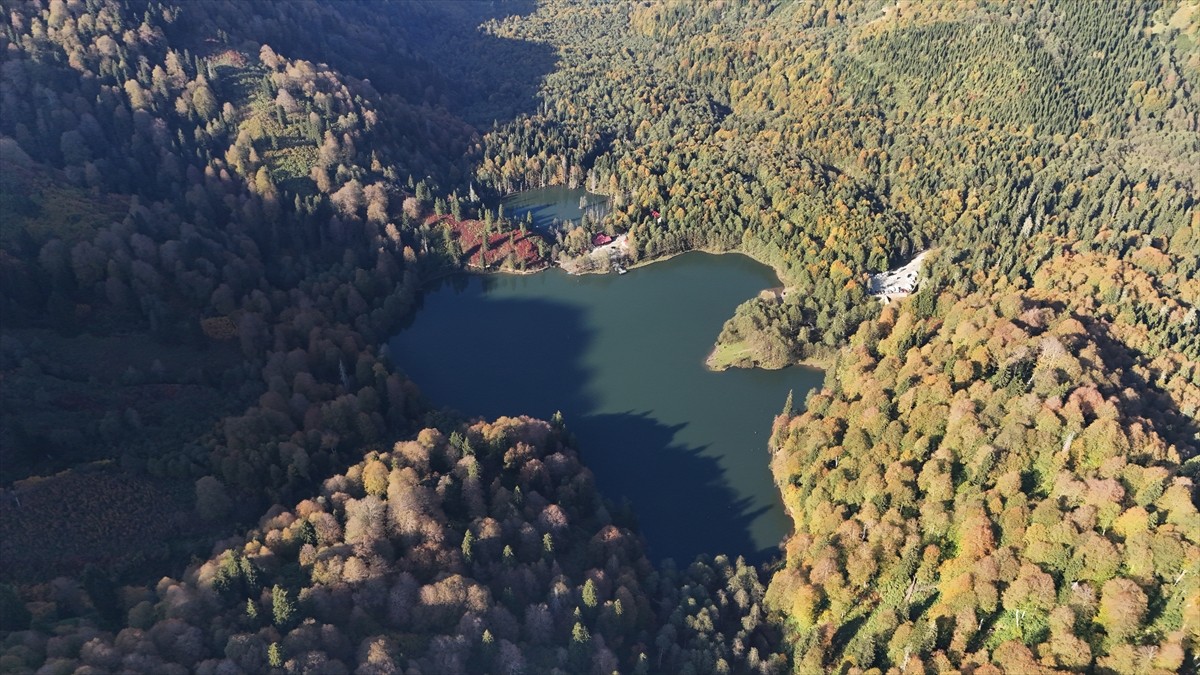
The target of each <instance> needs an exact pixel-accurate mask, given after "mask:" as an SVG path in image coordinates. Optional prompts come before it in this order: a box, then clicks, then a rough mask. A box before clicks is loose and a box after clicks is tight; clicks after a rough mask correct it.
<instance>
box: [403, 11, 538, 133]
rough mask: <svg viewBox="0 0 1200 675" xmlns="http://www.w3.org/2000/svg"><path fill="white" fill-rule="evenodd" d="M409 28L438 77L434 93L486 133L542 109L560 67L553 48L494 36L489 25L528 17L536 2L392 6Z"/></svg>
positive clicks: (418, 54)
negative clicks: (546, 87) (542, 94)
mask: <svg viewBox="0 0 1200 675" xmlns="http://www.w3.org/2000/svg"><path fill="white" fill-rule="evenodd" d="M389 6H390V7H393V8H394V9H393V10H392V11H395V12H398V13H399V14H400V15H401V17H402V19H403V22H404V24H405V25H406V27H407V29H408V30H407V33H408V35H407V38H408V44H409V46H410V49H412V50H413V52H412V56H413V57H414V59H416V60H419V61H421V62H422V63H423V64H425V65H427V66H428V67H429V68H430V69H431V71H432V72H433V73H434V74H436V78H435V79H436V80H438V82H437V84H436V85H435V87H434V88H435V89H436V90H437V91H438V93H439V94H441V97H442V100H439V101H427V102H429V103H442V104H444V105H446V107H447V108H449V109H450V110H451V111H452V112H453V113H454V114H456V115H457V116H459V117H460V118H462V119H463V120H465V121H466V122H468V123H470V124H471V125H473V126H475V127H476V128H477V129H479V130H481V131H483V130H486V129H487V128H488V127H490V126H491V125H492V124H493V122H498V123H501V124H502V123H505V122H509V121H511V120H513V119H515V118H516V117H518V116H520V115H522V114H526V113H531V112H534V111H535V110H536V109H537V103H538V97H537V93H538V90H539V89H540V88H541V86H542V82H543V81H544V80H545V79H546V76H547V75H549V74H550V73H551V72H552V71H553V70H554V67H555V64H556V63H557V55H556V53H555V50H554V48H553V47H552V46H551V45H548V44H544V43H539V42H529V41H526V40H515V39H511V38H505V37H499V36H495V35H490V34H488V33H487V32H485V31H484V30H482V28H481V26H483V25H484V24H485V23H486V22H489V21H492V20H503V19H504V18H506V17H509V16H526V15H529V14H532V13H533V12H534V11H535V10H536V9H537V3H536V2H534V0H509V1H508V2H491V1H486V2H485V1H479V2H436V1H435V2H424V3H422V2H414V3H392V4H391V5H389Z"/></svg>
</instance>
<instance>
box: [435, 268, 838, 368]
mask: <svg viewBox="0 0 1200 675" xmlns="http://www.w3.org/2000/svg"><path fill="white" fill-rule="evenodd" d="M688 253H707V254H709V255H731V254H732V255H744V256H746V257H747V258H750V259H751V260H753V261H754V262H756V263H758V264H760V265H764V266H766V267H769V268H771V271H772V272H774V273H775V278H776V280H777V281H778V282H779V283H780V284H781V285H780V286H775V287H771V288H765V289H762V291H779V292H780V295H781V297H782V296H783V295H786V294H787V293H788V292H789V291H791V290H793V288H794V287H793V286H789V285H787V283H786V281H785V280H784V275H783V273H782V270H780V269H779V268H778V267H776V266H774V265H771V264H770V263H767V262H764V261H762V260H760V259H759V258H758V257H756V256H754V255H753V254H751V253H749V252H747V251H739V250H736V249H734V250H719V249H709V248H692V249H688V250H686V251H676V252H674V253H669V254H667V255H662V256H658V257H655V258H648V259H643V260H639V261H638V262H636V263H632V264H630V265H628V266H627V267H626V269H627V270H634V269H637V268H639V267H649V266H650V265H654V264H655V263H661V262H666V261H668V260H671V259H672V258H676V257H678V256H681V255H686V254H688ZM556 267H557V268H559V269H560V270H561V269H562V267H561V266H560V265H558V264H556V262H553V261H552V262H549V263H547V264H545V265H543V266H541V267H538V268H536V269H526V270H502V269H495V270H493V269H483V268H480V267H474V266H470V265H466V266H463V267H461V268H455V269H450V270H446V271H444V272H441V273H439V274H436V275H434V276H431V277H429V278H428V279H422V280H421V283H420V285H419V286H418V288H419V289H422V290H424V289H425V288H426V287H427V286H429V285H430V284H432V283H433V282H435V281H441V280H443V279H446V278H448V277H452V276H454V275H457V274H466V275H470V276H481V277H482V276H490V275H512V276H528V275H533V274H540V273H542V272H546V271H548V270H551V269H554V268H556ZM563 273H564V274H567V275H569V276H585V275H603V274H612V272H611V271H601V270H587V271H583V272H568V271H566V270H563ZM762 291H759V293H762ZM756 297H757V296H756ZM752 299H753V298H747V299H746V300H744V301H743V302H749V301H750V300H752ZM719 340H720V336H719V335H718V337H717V339H716V340H714V341H713V346H712V349H710V350H709V352H708V355H707V356H705V357H704V367H705V368H706V369H708V370H709V371H711V372H714V373H720V372H724V371H726V370H729V369H730V368H746V369H759V370H782V369H784V368H790V367H793V366H802V367H805V368H812V369H815V370H820V371H827V370H829V369H830V367H831V366H832V359H833V354H832V353H830V354H816V355H814V356H810V357H808V358H805V359H802V360H800V361H796V362H794V363H788V364H785V365H783V366H779V367H778V368H770V367H767V366H763V365H757V364H756V365H751V366H737V365H726V366H723V367H720V368H718V367H715V366H713V365H712V359H713V356H715V355H716V352H717V350H718V349H719V348H720V343H719Z"/></svg>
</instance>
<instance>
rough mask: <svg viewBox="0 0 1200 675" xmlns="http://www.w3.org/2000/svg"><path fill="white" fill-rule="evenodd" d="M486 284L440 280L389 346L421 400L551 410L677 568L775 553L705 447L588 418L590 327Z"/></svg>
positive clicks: (640, 419) (478, 408)
mask: <svg viewBox="0 0 1200 675" xmlns="http://www.w3.org/2000/svg"><path fill="white" fill-rule="evenodd" d="M535 282H536V281H531V282H530V283H535ZM496 284H497V282H496V281H495V280H493V279H490V278H479V277H454V278H450V279H446V280H444V281H443V282H440V283H439V284H438V285H435V286H433V287H432V288H431V289H428V290H427V292H426V293H425V294H424V296H423V297H422V298H421V300H420V301H419V303H420V306H419V309H418V310H417V311H416V312H415V313H414V314H415V315H418V316H419V318H418V319H417V320H415V321H413V322H412V323H411V325H409V326H408V327H407V328H405V329H403V330H401V331H400V332H399V333H398V334H397V335H396V336H395V337H394V338H392V340H391V341H390V342H389V344H388V347H389V354H390V355H391V357H392V359H393V361H394V362H395V363H396V364H397V365H398V366H399V367H400V368H401V369H402V370H403V371H404V372H405V373H406V374H407V375H408V376H409V377H410V378H411V379H412V380H413V381H414V382H415V383H416V384H417V386H418V387H420V388H421V390H422V391H423V393H424V394H425V395H426V396H427V397H428V398H429V399H430V400H431V401H433V402H435V403H436V404H437V405H445V406H450V407H452V408H454V409H457V410H459V411H462V412H463V413H465V414H467V415H470V416H473V417H474V416H479V417H483V418H486V419H494V418H496V417H498V416H501V415H509V416H513V415H521V414H527V415H532V416H535V417H540V418H543V419H549V418H550V416H551V415H553V414H554V412H555V411H558V410H561V411H562V413H563V414H564V416H565V418H566V423H567V427H568V429H570V431H571V432H572V433H573V434H574V436H575V438H576V440H577V441H578V446H579V449H580V454H581V455H582V458H583V461H584V463H585V465H586V466H588V468H590V469H591V470H592V472H593V473H594V474H595V476H596V482H597V486H598V487H599V489H600V492H601V494H603V495H604V496H605V497H607V498H608V499H610V500H613V501H620V500H621V498H622V497H627V498H628V499H629V501H630V502H631V504H632V506H633V509H634V513H635V515H636V517H637V519H638V522H639V523H640V529H641V533H642V535H643V536H644V537H645V539H646V542H647V545H648V549H649V553H650V555H651V556H653V557H654V558H655V559H663V558H674V559H675V560H676V561H678V562H680V563H681V564H687V563H690V562H691V561H692V560H694V559H695V557H696V556H697V555H699V554H709V555H715V554H718V553H724V554H728V555H731V556H736V555H742V556H745V557H746V559H747V560H748V561H750V562H751V563H758V562H762V561H765V560H766V559H767V558H769V557H770V556H771V555H772V554H773V553H774V552H775V548H774V546H771V547H770V548H759V547H757V545H756V544H755V541H754V537H753V536H752V532H751V525H752V524H753V523H754V522H755V521H756V520H757V519H758V518H760V517H762V516H763V515H764V514H766V513H767V512H768V511H769V510H770V507H769V506H757V505H756V504H755V501H754V498H753V496H750V495H744V494H740V493H739V492H738V491H737V490H735V489H734V487H733V486H732V485H731V484H730V481H729V477H728V476H727V475H726V470H725V468H724V467H722V466H721V463H720V460H719V459H718V458H716V457H712V456H708V455H706V454H704V453H705V450H706V448H705V447H691V446H688V445H685V444H683V443H681V442H680V441H679V440H677V439H678V434H679V432H680V431H681V430H682V429H683V428H684V427H685V425H683V424H679V425H673V426H672V425H667V424H664V423H662V422H661V421H659V420H657V419H655V418H654V417H653V415H652V414H651V413H650V412H634V411H627V412H624V413H601V412H599V410H598V408H599V405H598V402H597V399H596V396H595V394H594V393H593V389H592V387H593V382H594V375H595V374H594V373H593V372H592V369H591V368H590V367H589V366H587V365H586V364H585V363H584V361H583V359H584V357H585V355H586V354H587V353H588V352H589V349H590V348H591V346H592V344H593V341H594V339H595V330H594V329H593V328H591V327H589V326H588V324H587V321H586V317H585V312H584V311H583V310H582V309H580V308H579V307H576V306H574V305H571V304H568V303H563V302H557V301H553V300H546V299H542V298H526V297H504V296H501V295H500V294H498V293H494V292H489V289H493V288H495V286H496Z"/></svg>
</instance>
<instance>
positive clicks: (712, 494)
mask: <svg viewBox="0 0 1200 675" xmlns="http://www.w3.org/2000/svg"><path fill="white" fill-rule="evenodd" d="M567 426H568V427H569V428H570V429H571V430H572V431H574V432H575V436H576V437H577V438H578V439H579V445H580V447H581V453H582V455H583V460H584V463H585V464H586V465H587V466H588V467H589V468H590V469H591V470H592V472H593V473H594V474H595V475H596V482H597V485H598V487H599V488H600V491H601V493H602V494H604V495H605V496H606V497H608V498H609V499H613V500H619V499H620V498H621V497H627V498H628V499H629V501H630V502H631V503H632V505H633V509H634V513H635V514H636V515H637V518H638V522H639V523H640V526H641V530H642V534H643V536H644V537H645V538H646V541H647V545H648V548H649V553H650V555H651V557H652V558H654V559H664V558H674V559H675V560H676V562H678V563H680V564H685V565H686V564H687V563H690V562H691V561H692V560H694V559H695V557H696V556H697V555H700V554H707V555H715V554H718V553H724V554H727V555H731V556H736V555H742V556H745V558H746V560H747V561H748V562H750V563H752V564H754V563H759V562H762V561H764V560H766V559H767V558H768V557H770V555H771V554H773V553H774V552H775V547H774V546H772V547H769V548H758V547H757V546H756V544H755V543H754V538H753V536H752V535H751V529H750V528H751V523H753V522H754V520H755V519H757V518H759V517H760V516H762V515H763V514H765V513H766V512H767V511H769V510H770V507H768V506H762V507H758V508H755V507H754V501H753V499H752V498H750V497H747V496H743V495H739V494H738V492H737V491H736V490H734V488H733V487H732V486H731V485H730V484H729V481H728V480H727V478H726V477H725V469H724V468H723V467H721V465H720V462H719V461H718V460H717V458H715V457H709V456H706V455H704V454H703V452H704V449H705V448H704V447H687V446H684V445H681V444H680V443H678V442H676V441H675V436H676V434H677V433H678V432H679V431H680V430H682V429H683V428H684V427H685V426H686V425H684V424H678V425H673V426H669V425H665V424H663V423H661V422H659V421H658V420H656V419H654V418H653V417H652V416H651V415H650V414H649V413H644V412H643V413H635V412H633V411H629V412H626V413H621V414H599V415H589V416H585V417H583V418H580V419H577V420H576V419H572V418H570V417H568V419H567Z"/></svg>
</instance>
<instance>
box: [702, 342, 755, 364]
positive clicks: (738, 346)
mask: <svg viewBox="0 0 1200 675" xmlns="http://www.w3.org/2000/svg"><path fill="white" fill-rule="evenodd" d="M704 363H705V365H706V366H708V368H709V370H726V369H728V368H747V367H750V366H752V365H754V359H753V353H752V351H751V349H750V346H749V345H748V344H746V342H745V341H741V340H739V341H737V342H732V343H724V342H717V345H716V346H715V347H713V350H712V353H711V354H709V355H708V359H706V360H705V362H704Z"/></svg>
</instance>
